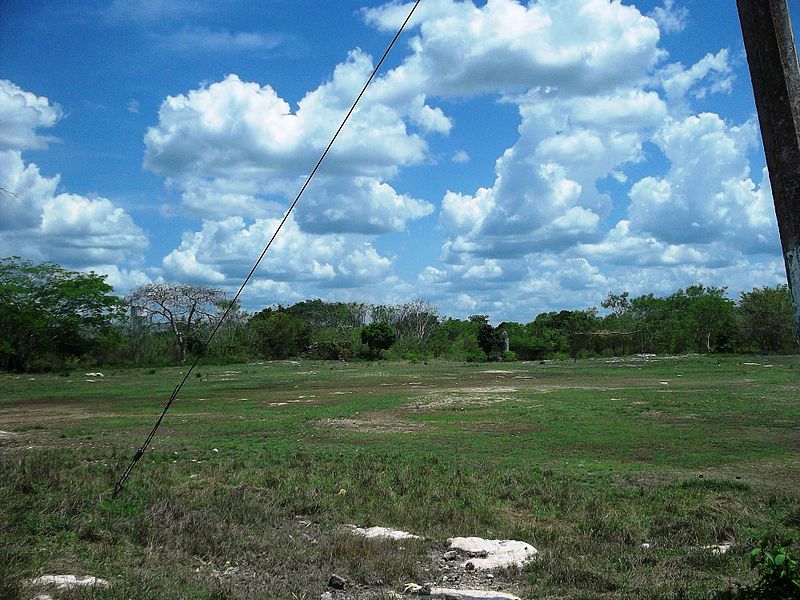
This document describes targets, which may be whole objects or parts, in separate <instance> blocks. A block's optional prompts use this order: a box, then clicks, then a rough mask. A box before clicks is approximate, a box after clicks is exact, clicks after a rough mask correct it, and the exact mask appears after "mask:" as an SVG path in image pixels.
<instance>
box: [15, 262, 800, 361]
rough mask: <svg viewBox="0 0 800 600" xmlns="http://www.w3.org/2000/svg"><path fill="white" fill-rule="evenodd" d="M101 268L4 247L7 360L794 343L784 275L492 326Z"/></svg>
mask: <svg viewBox="0 0 800 600" xmlns="http://www.w3.org/2000/svg"><path fill="white" fill-rule="evenodd" d="M105 279H106V277H105V276H104V275H100V274H97V273H81V272H76V271H70V270H67V269H64V268H62V267H60V266H59V265H56V264H53V263H33V262H31V261H26V260H22V259H20V258H18V257H10V258H4V259H0V332H1V333H0V365H2V368H3V369H5V370H6V371H25V370H64V369H69V368H70V367H71V366H75V367H80V366H89V365H92V366H100V365H119V366H123V365H132V366H159V365H167V364H175V363H180V362H183V361H186V360H187V359H188V358H190V357H191V358H195V357H197V356H198V355H199V356H200V357H201V359H202V360H204V361H208V362H241V361H247V360H255V359H287V358H294V357H307V358H314V359H320V360H352V359H374V358H379V357H381V358H392V359H406V360H427V359H432V358H438V359H448V360H459V361H486V360H506V361H508V360H544V359H566V358H572V359H574V360H577V359H579V358H588V357H613V356H626V355H631V354H681V353H689V352H692V353H694V352H696V353H791V352H797V351H798V343H797V340H796V339H795V337H794V330H793V321H792V313H791V301H790V296H789V292H788V288H787V286H785V285H779V286H776V287H768V286H767V287H762V288H756V289H753V290H751V291H748V292H742V293H740V294H739V298H738V299H737V300H733V299H731V298H730V297H728V295H727V290H726V288H724V287H706V286H703V285H701V284H698V285H692V286H689V287H687V288H685V289H680V290H678V291H676V292H675V293H673V294H671V295H668V296H661V297H657V296H654V295H653V294H644V295H640V296H636V297H631V295H630V294H629V293H628V292H621V293H614V292H609V294H608V296H607V297H606V298H605V299H604V300H603V301H602V302H601V307H602V309H605V314H602V315H601V314H599V311H598V309H597V308H595V307H590V308H587V309H585V310H561V311H553V312H545V313H540V314H538V315H536V316H535V318H533V320H532V321H530V322H528V323H516V322H503V323H499V324H498V325H497V326H493V325H492V324H491V322H490V318H489V315H472V316H470V317H469V318H467V319H454V318H450V317H443V316H442V315H440V313H439V309H438V307H436V306H435V305H434V304H432V303H430V302H428V301H426V300H424V299H421V298H418V299H415V300H411V301H409V302H406V303H404V304H397V305H388V304H387V305H376V304H367V303H360V302H330V301H325V300H321V299H313V300H304V301H301V302H297V303H295V304H292V305H289V306H282V305H277V306H270V307H266V308H264V309H262V310H260V311H258V312H256V313H253V314H251V313H248V312H246V311H243V310H242V309H241V307H240V306H237V305H232V304H231V302H230V301H229V299H228V298H227V296H226V294H225V293H224V292H223V291H222V290H219V289H216V288H213V287H209V286H202V285H189V284H167V283H154V284H148V285H145V286H141V287H139V288H137V289H135V290H133V291H132V292H131V293H130V294H129V295H128V296H126V297H124V298H122V297H119V296H116V295H114V294H113V289H112V287H111V286H110V285H108V283H106V281H105ZM225 313H227V317H226V318H225V319H224V320H223V319H222V316H223V314H225ZM212 331H216V334H215V336H214V338H213V340H212V341H211V342H210V343H207V341H208V339H209V337H210V336H211V333H212Z"/></svg>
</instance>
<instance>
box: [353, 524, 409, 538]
mask: <svg viewBox="0 0 800 600" xmlns="http://www.w3.org/2000/svg"><path fill="white" fill-rule="evenodd" d="M347 527H348V529H350V531H352V532H353V533H354V534H356V535H360V536H363V537H365V538H368V539H388V540H421V539H422V538H421V537H420V536H418V535H414V534H413V533H409V532H408V531H401V530H399V529H391V528H389V527H377V526H376V527H367V528H363V527H356V526H355V525H348V526H347Z"/></svg>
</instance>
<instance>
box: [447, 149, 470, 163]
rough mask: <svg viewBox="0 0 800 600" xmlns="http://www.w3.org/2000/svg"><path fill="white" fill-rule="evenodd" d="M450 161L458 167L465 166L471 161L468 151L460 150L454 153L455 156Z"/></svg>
mask: <svg viewBox="0 0 800 600" xmlns="http://www.w3.org/2000/svg"><path fill="white" fill-rule="evenodd" d="M450 160H452V161H453V162H454V163H456V164H457V165H463V164H466V163H468V162H469V161H470V157H469V154H467V151H466V150H458V151H456V152H454V153H453V156H452V157H451V158H450Z"/></svg>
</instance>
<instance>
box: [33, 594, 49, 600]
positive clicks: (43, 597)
mask: <svg viewBox="0 0 800 600" xmlns="http://www.w3.org/2000/svg"><path fill="white" fill-rule="evenodd" d="M33 600H53V597H52V596H50V595H48V594H36V595H35V596H34V597H33Z"/></svg>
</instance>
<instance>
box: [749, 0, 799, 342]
mask: <svg viewBox="0 0 800 600" xmlns="http://www.w3.org/2000/svg"><path fill="white" fill-rule="evenodd" d="M736 4H737V6H738V8H739V21H740V23H741V25H742V35H743V37H744V47H745V50H746V51H747V62H748V63H749V65H750V79H751V80H752V82H753V93H754V95H755V99H756V109H757V110H758V121H759V123H760V125H761V137H762V139H763V140H764V153H765V154H766V156H767V169H768V170H769V180H770V183H771V184H772V198H773V201H774V203H775V214H776V216H777V218H778V231H779V232H780V236H781V247H782V249H783V260H784V262H785V263H786V276H787V279H788V280H789V293H790V294H791V296H792V310H793V312H794V327H795V337H796V338H797V340H798V341H799V342H800V68H798V64H797V50H796V49H795V44H794V35H793V34H792V22H791V19H790V17H789V7H788V5H787V2H786V0H736Z"/></svg>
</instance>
